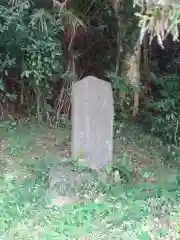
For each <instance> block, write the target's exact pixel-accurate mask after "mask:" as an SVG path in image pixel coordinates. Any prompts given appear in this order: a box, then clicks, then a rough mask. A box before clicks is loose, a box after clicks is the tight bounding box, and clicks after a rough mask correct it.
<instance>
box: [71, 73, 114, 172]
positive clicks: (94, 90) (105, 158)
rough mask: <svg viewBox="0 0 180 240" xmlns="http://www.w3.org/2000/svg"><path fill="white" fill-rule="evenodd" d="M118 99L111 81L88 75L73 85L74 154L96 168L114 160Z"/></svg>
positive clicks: (74, 156)
mask: <svg viewBox="0 0 180 240" xmlns="http://www.w3.org/2000/svg"><path fill="white" fill-rule="evenodd" d="M113 118H114V103H113V94H112V88H111V85H110V83H108V82H105V81H103V80H101V79H98V78H96V77H93V76H88V77H85V78H84V79H82V80H81V81H79V82H76V83H74V84H73V87H72V146H71V148H72V156H73V158H77V157H80V156H81V157H83V158H84V160H85V161H86V163H87V164H88V165H89V166H90V167H91V168H95V169H100V168H102V167H105V166H106V165H107V164H108V163H109V162H110V161H111V160H112V152H113Z"/></svg>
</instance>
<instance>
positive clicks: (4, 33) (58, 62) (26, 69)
mask: <svg viewBox="0 0 180 240" xmlns="http://www.w3.org/2000/svg"><path fill="white" fill-rule="evenodd" d="M0 16H1V17H0V20H1V27H0V29H1V31H0V39H1V41H0V49H1V50H0V56H1V57H0V59H1V63H0V65H1V90H4V91H5V90H6V89H5V85H6V81H8V77H9V76H10V77H11V76H12V77H14V79H15V81H17V85H19V86H20V88H21V91H20V92H16V91H15V92H13V93H12V94H16V97H21V98H23V100H22V101H23V102H25V99H26V107H29V106H31V108H30V109H29V111H32V110H33V109H32V107H35V106H36V107H37V109H36V110H35V112H36V113H37V117H38V119H40V118H41V114H43V115H44V114H45V113H46V111H47V108H48V106H47V99H49V98H51V97H52V82H53V74H57V73H59V74H62V72H63V66H64V65H63V60H64V59H63V57H62V42H61V39H62V38H61V35H62V34H61V33H62V25H61V24H60V22H59V21H56V20H55V13H52V14H50V13H48V12H47V11H45V10H44V9H40V10H39V9H36V8H35V7H33V6H31V5H30V3H29V4H28V2H25V3H24V4H20V5H16V6H12V7H9V6H3V5H0ZM16 90H17V89H16ZM29 91H31V94H30V93H29ZM3 93H4V94H3V97H4V98H5V99H4V100H6V101H7V100H9V99H8V97H12V95H9V94H8V95H7V94H6V93H7V92H3ZM34 103H35V104H34ZM43 106H44V109H42V107H43ZM26 109H27V108H26Z"/></svg>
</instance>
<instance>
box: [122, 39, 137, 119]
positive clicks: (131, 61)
mask: <svg viewBox="0 0 180 240" xmlns="http://www.w3.org/2000/svg"><path fill="white" fill-rule="evenodd" d="M140 59H141V45H140V41H139V39H138V40H137V41H136V43H135V45H134V47H133V51H132V53H128V54H126V57H125V60H124V70H125V76H126V77H127V81H128V82H129V83H130V84H131V85H132V87H133V93H134V106H133V113H132V115H133V117H135V116H136V115H137V114H138V110H139V93H140Z"/></svg>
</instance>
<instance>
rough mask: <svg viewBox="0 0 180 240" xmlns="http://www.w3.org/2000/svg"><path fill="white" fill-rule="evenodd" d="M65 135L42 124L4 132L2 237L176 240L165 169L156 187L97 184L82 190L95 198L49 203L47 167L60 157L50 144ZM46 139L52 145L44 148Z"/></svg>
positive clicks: (174, 199) (176, 215)
mask: <svg viewBox="0 0 180 240" xmlns="http://www.w3.org/2000/svg"><path fill="white" fill-rule="evenodd" d="M68 134H69V131H67V130H65V129H62V128H59V129H52V128H51V129H50V128H47V127H46V126H32V125H31V126H28V125H27V126H26V127H25V126H23V127H22V126H20V127H19V126H15V127H12V128H10V129H9V128H4V127H3V128H2V134H1V135H0V136H1V148H0V162H1V177H0V212H1V217H0V239H4V240H6V239H8V240H11V239H12V240H14V239H17V240H23V239H26V240H28V239H40V240H45V239H48V240H51V239H53V240H54V239H58V240H59V239H62V240H63V239H72V240H73V239H78V240H88V239H92V240H95V239H134V240H136V239H137V240H138V239H142V240H146V239H147V240H148V239H175V240H178V239H180V236H179V232H180V190H179V188H178V184H177V183H176V182H175V181H172V182H170V183H169V182H168V183H167V182H164V181H163V180H162V179H167V178H168V175H167V174H168V173H167V172H168V171H167V169H164V168H161V169H160V170H159V172H161V174H160V176H161V178H158V179H161V181H160V180H159V181H158V182H156V183H154V182H143V181H141V180H137V181H131V182H129V183H127V184H122V183H121V184H120V182H114V183H113V184H112V183H110V184H107V185H103V184H101V183H100V182H99V184H96V185H95V187H94V188H92V186H91V185H89V186H88V185H87V186H86V189H85V191H86V193H87V192H92V191H93V192H95V193H96V194H94V195H93V194H91V195H92V196H94V198H91V199H88V200H86V199H85V198H84V199H79V201H71V202H66V201H65V203H67V204H59V202H60V201H61V200H62V199H57V202H54V203H53V202H51V201H50V197H49V169H50V168H51V166H52V164H53V163H54V162H55V161H61V159H64V158H62V157H60V156H59V154H58V153H57V148H56V147H54V145H55V143H56V144H57V146H59V145H58V144H59V143H60V142H63V141H64V139H65V137H66V136H67V135H68ZM47 136H51V137H52V136H53V139H54V142H53V143H52V142H51V141H50V143H49V141H48V144H47ZM45 137H46V138H45ZM44 139H45V140H44ZM44 141H45V142H44ZM40 143H41V144H40ZM43 143H44V145H43ZM40 145H41V147H40ZM120 160H121V159H120ZM157 172H158V171H156V174H157ZM146 174H148V173H146ZM149 174H150V173H149ZM163 174H164V175H163ZM162 176H164V178H163V177H162ZM94 178H95V177H94Z"/></svg>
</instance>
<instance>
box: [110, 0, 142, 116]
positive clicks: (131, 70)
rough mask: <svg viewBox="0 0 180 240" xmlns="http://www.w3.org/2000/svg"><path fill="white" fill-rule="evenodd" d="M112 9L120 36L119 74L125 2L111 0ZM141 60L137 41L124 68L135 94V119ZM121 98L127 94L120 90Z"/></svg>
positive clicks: (117, 72)
mask: <svg viewBox="0 0 180 240" xmlns="http://www.w3.org/2000/svg"><path fill="white" fill-rule="evenodd" d="M111 4H112V8H113V10H114V13H115V17H116V21H117V26H118V34H117V58H116V74H117V75H118V74H119V69H120V59H121V53H122V51H123V50H124V49H123V39H124V36H125V22H124V2H123V0H111ZM140 58H141V45H140V41H139V40H137V41H136V43H135V45H134V46H133V51H132V53H127V54H126V55H125V59H124V63H123V65H124V66H123V68H122V70H123V71H124V74H123V75H125V76H126V77H127V79H128V80H127V81H128V83H130V84H131V85H132V87H133V94H134V106H133V113H132V115H133V117H135V116H136V115H137V113H138V109H139V92H140ZM119 98H120V99H122V98H123V99H124V98H125V93H124V92H122V91H121V90H120V92H119Z"/></svg>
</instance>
